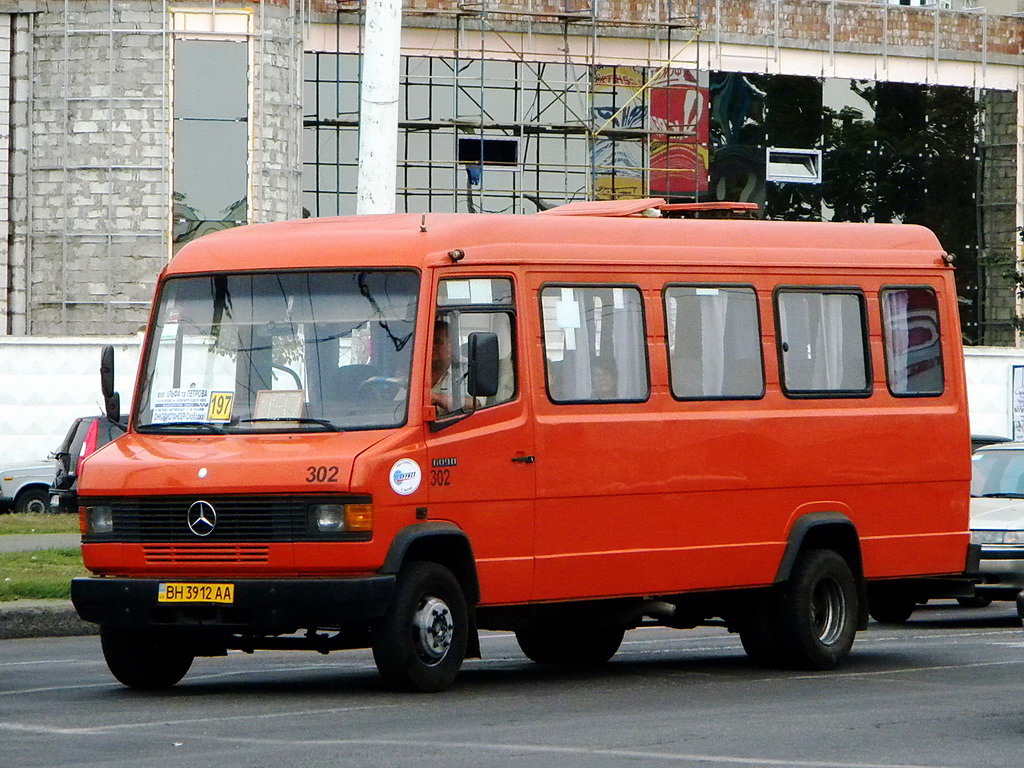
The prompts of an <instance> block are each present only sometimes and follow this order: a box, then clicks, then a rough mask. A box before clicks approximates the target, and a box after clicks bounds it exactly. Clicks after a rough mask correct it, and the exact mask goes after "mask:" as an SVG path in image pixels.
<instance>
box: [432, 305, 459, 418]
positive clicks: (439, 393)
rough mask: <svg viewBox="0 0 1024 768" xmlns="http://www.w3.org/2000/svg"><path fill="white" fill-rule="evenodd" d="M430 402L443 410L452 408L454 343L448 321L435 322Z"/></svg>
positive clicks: (439, 320)
mask: <svg viewBox="0 0 1024 768" xmlns="http://www.w3.org/2000/svg"><path fill="white" fill-rule="evenodd" d="M430 404H431V405H436V406H437V407H438V409H439V410H440V411H442V412H447V411H450V410H452V405H453V401H452V345H451V334H450V332H449V328H448V323H447V322H445V321H444V320H441V319H440V318H438V320H437V321H436V322H435V323H434V346H433V348H432V350H431V354H430Z"/></svg>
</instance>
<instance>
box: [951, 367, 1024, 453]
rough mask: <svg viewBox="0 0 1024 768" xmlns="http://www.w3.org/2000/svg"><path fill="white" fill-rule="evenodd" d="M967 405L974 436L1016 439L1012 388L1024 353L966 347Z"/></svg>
mask: <svg viewBox="0 0 1024 768" xmlns="http://www.w3.org/2000/svg"><path fill="white" fill-rule="evenodd" d="M964 365H965V368H966V371H967V401H968V403H967V404H968V407H969V408H970V413H971V432H972V433H973V434H976V435H1001V436H1003V437H1011V436H1012V435H1013V426H1012V416H1011V402H1010V387H1011V383H1012V375H1013V374H1012V369H1013V366H1015V365H1024V349H1017V348H1014V347H965V348H964Z"/></svg>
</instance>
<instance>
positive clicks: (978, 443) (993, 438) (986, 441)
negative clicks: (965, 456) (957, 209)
mask: <svg viewBox="0 0 1024 768" xmlns="http://www.w3.org/2000/svg"><path fill="white" fill-rule="evenodd" d="M1008 442H1010V438H1008V437H1000V436H999V435H971V452H972V453H973V452H974V451H976V450H978V449H979V448H983V447H984V446H986V445H995V444H996V443H1008Z"/></svg>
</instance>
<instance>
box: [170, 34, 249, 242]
mask: <svg viewBox="0 0 1024 768" xmlns="http://www.w3.org/2000/svg"><path fill="white" fill-rule="evenodd" d="M173 80H174V103H173V114H174V138H173V157H174V161H173V163H174V181H173V183H174V190H173V193H174V194H173V196H174V213H173V219H174V220H173V232H174V248H175V250H177V249H178V248H180V247H181V246H182V245H184V244H185V243H188V242H190V241H191V240H194V239H196V238H197V237H200V236H201V235H205V234H207V233H209V232H215V231H217V230H220V229H227V228H229V227H235V226H238V225H240V224H245V223H247V221H248V189H249V46H248V44H247V43H246V42H244V41H241V40H232V39H213V38H209V37H207V38H199V39H192V38H178V39H175V41H174V75H173Z"/></svg>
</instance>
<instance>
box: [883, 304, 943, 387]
mask: <svg viewBox="0 0 1024 768" xmlns="http://www.w3.org/2000/svg"><path fill="white" fill-rule="evenodd" d="M881 301H882V336H883V339H884V340H885V372H886V378H887V380H888V382H889V391H890V392H891V393H892V394H893V395H896V396H897V397H912V396H915V395H941V394H942V391H943V380H944V377H943V366H942V337H941V335H940V334H939V302H938V299H937V298H936V296H935V292H934V291H933V290H932V289H931V288H925V287H908V288H886V289H884V290H883V291H882V292H881Z"/></svg>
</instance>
